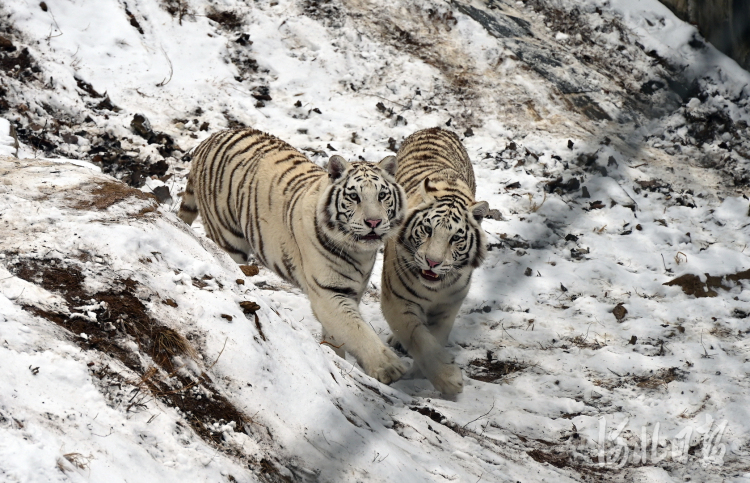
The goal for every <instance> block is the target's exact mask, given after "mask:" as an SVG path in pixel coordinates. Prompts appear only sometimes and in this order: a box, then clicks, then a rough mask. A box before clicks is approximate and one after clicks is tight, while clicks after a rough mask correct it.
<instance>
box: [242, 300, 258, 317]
mask: <svg viewBox="0 0 750 483" xmlns="http://www.w3.org/2000/svg"><path fill="white" fill-rule="evenodd" d="M240 308H241V309H242V311H243V312H244V313H246V314H254V313H255V312H257V311H258V310H260V305H258V304H256V303H255V302H250V301H249V300H245V301H243V302H240Z"/></svg>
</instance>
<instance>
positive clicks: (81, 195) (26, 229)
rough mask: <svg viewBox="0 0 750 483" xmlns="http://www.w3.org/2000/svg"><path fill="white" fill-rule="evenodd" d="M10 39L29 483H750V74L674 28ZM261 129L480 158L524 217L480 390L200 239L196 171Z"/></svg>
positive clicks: (585, 13)
mask: <svg viewBox="0 0 750 483" xmlns="http://www.w3.org/2000/svg"><path fill="white" fill-rule="evenodd" d="M0 17H1V19H0V37H2V40H0V116H2V117H3V118H4V120H3V119H0V155H10V156H13V155H16V154H17V155H18V158H21V160H17V159H14V158H0V159H2V161H0V233H2V234H1V235H0V257H2V258H1V259H0V306H1V307H2V308H0V361H2V363H1V364H0V367H2V368H3V369H4V370H3V371H2V372H3V374H5V375H4V376H2V377H0V432H2V437H0V453H1V454H2V455H3V456H4V457H3V458H0V476H2V479H6V480H9V481H84V480H89V481H102V480H107V481H133V480H136V481H149V480H159V481H173V480H174V481H177V480H182V481H254V480H256V479H257V480H267V481H284V480H291V481H443V480H450V481H471V482H473V481H501V482H504V481H524V482H526V481H582V480H595V481H685V479H686V478H688V477H689V478H692V479H693V480H694V481H747V480H749V479H750V456H749V454H748V451H749V450H750V447H749V446H748V438H749V437H750V423H749V421H750V419H749V418H748V417H747V404H746V401H747V399H748V395H749V394H750V384H748V373H750V365H749V363H750V356H749V355H748V350H750V346H748V343H747V336H748V332H750V322H749V321H750V318H748V314H750V295H748V291H747V288H748V283H749V282H748V279H750V274H749V273H748V272H747V270H748V269H749V268H750V260H749V259H748V255H747V253H746V252H747V249H746V248H747V244H748V242H749V241H750V230H749V226H750V225H749V224H750V217H749V216H748V214H749V213H748V209H749V207H750V202H749V201H748V199H747V195H748V191H749V190H748V182H750V171H749V170H748V160H749V159H750V136H749V134H750V132H749V130H748V122H750V109H749V108H748V88H747V85H748V83H749V81H750V74H748V73H747V72H745V71H742V70H741V69H739V68H738V67H737V65H736V64H735V63H734V62H733V61H731V60H730V59H727V58H726V57H724V56H722V55H721V54H719V53H718V52H717V51H716V50H715V49H713V47H711V46H710V45H708V44H706V43H705V42H704V41H703V40H702V39H700V37H699V36H698V35H697V32H696V31H695V29H694V28H693V27H691V26H689V25H686V24H684V23H682V22H680V21H679V20H678V19H676V18H675V17H674V16H673V15H672V14H671V13H670V12H669V10H668V9H666V8H665V7H663V6H662V5H661V4H659V3H658V2H656V1H655V0H640V1H624V0H623V1H620V0H617V1H615V0H610V1H604V0H585V1H582V2H573V1H571V0H556V1H552V0H528V1H526V2H508V1H495V0H492V1H489V2H479V1H455V2H450V3H448V2H442V1H438V0H397V1H392V2H387V3H382V2H368V1H361V0H329V1H303V0H298V1H292V0H279V1H276V0H273V1H257V2H253V3H248V2H240V1H235V0H222V1H198V0H193V1H190V0H161V1H159V0H136V1H132V2H127V3H125V2H121V1H117V0H105V1H101V2H97V4H96V7H93V6H92V4H91V2H86V1H84V0H54V1H46V2H43V5H37V4H29V3H27V2H20V1H10V2H6V3H5V4H3V5H2V6H1V7H0ZM6 121H9V122H6ZM242 125H249V126H253V127H255V128H259V129H263V130H266V131H268V132H271V133H273V134H275V135H277V136H279V137H281V138H283V139H285V140H287V141H288V142H290V143H291V144H292V145H294V146H296V147H298V148H300V149H302V150H303V152H305V153H306V154H308V155H309V156H310V157H311V159H313V160H314V161H315V162H319V163H321V164H322V163H324V162H325V161H326V160H327V158H328V156H330V155H332V154H334V153H336V154H341V155H343V156H345V157H347V158H350V159H357V158H360V157H361V158H363V159H367V160H375V159H380V158H381V157H382V156H383V155H386V154H388V153H390V152H392V151H393V150H395V149H397V148H398V146H399V144H400V142H401V141H402V140H403V138H404V137H405V136H407V135H409V134H411V133H412V132H413V131H415V130H417V129H422V128H426V127H431V126H435V125H440V126H447V127H448V128H451V129H454V130H455V131H456V132H457V133H458V134H459V135H460V136H461V137H462V139H463V141H464V143H465V145H466V147H467V149H468V151H469V154H470V156H471V158H472V160H473V162H474V166H475V171H476V174H477V179H478V180H479V182H478V199H484V200H487V201H488V202H489V203H490V205H491V208H493V209H494V210H495V211H493V217H492V218H491V219H487V220H485V221H484V227H485V229H486V231H487V233H488V235H489V239H490V246H491V251H490V253H489V257H488V260H487V261H486V262H485V264H484V265H483V266H482V267H481V268H480V269H479V270H478V271H477V272H476V276H475V280H474V285H473V287H472V291H471V292H470V294H469V297H468V298H467V300H466V302H465V304H464V306H463V308H462V310H461V312H460V314H459V318H458V320H457V324H456V329H455V330H454V333H453V335H452V342H451V347H449V349H450V351H451V353H452V354H453V355H454V356H455V357H456V360H457V362H458V363H459V364H460V365H461V366H462V368H463V370H464V374H465V377H466V381H465V391H464V393H462V394H461V395H459V396H458V397H457V398H456V399H455V400H446V399H444V398H442V397H441V396H440V394H439V393H437V392H435V391H434V390H433V389H432V387H431V385H430V384H429V382H427V381H425V380H404V381H399V382H397V383H395V384H394V385H392V386H391V387H387V386H383V385H380V384H378V383H377V382H376V381H374V380H372V379H370V378H368V377H366V376H364V375H363V374H362V373H361V372H360V371H359V369H358V368H356V367H355V366H353V365H352V364H350V362H347V361H344V360H341V359H339V358H337V357H336V356H335V355H334V353H333V352H332V351H331V350H330V348H329V347H326V346H325V345H323V346H321V345H320V344H319V343H318V340H319V336H320V326H319V324H318V323H317V322H316V321H315V320H314V317H313V316H312V313H311V311H310V309H309V305H308V303H307V300H306V299H305V297H304V296H303V295H301V293H300V292H299V291H298V290H296V289H294V288H292V287H289V286H288V285H286V284H285V283H284V282H283V281H281V280H280V279H279V278H277V277H275V276H274V275H273V274H272V273H270V272H268V271H267V270H265V269H263V268H261V270H260V273H259V274H257V275H252V276H245V275H244V274H243V273H242V272H241V271H240V270H239V269H238V268H237V266H236V265H234V264H233V263H232V262H231V261H230V260H229V259H228V258H227V257H226V255H225V254H223V253H221V252H220V251H219V250H217V249H216V247H215V246H214V245H213V243H212V242H210V241H209V240H207V239H206V238H205V237H203V236H202V235H201V233H202V231H201V227H200V225H199V224H197V226H195V230H193V229H188V228H186V227H185V226H184V225H183V224H181V223H180V222H179V221H178V220H177V219H176V218H175V217H174V215H173V212H174V211H175V210H176V205H177V203H178V201H179V193H180V191H181V189H182V188H183V187H184V183H185V175H186V173H187V172H188V170H189V150H190V149H191V148H192V147H194V146H195V145H197V144H198V143H199V142H200V140H201V139H203V138H205V137H206V136H208V135H209V134H210V133H212V132H215V131H216V130H219V129H223V128H226V127H234V126H242ZM11 127H12V129H11ZM16 140H18V141H19V142H20V144H19V146H18V148H16V142H17V141H16ZM23 158H47V159H46V160H38V159H37V160H35V161H32V160H26V159H23ZM50 158H63V159H61V160H62V161H63V163H56V162H55V160H54V159H50ZM65 159H68V160H80V161H76V163H77V164H78V166H76V165H73V164H70V163H68V162H64V160H65ZM82 161H89V162H91V163H94V164H95V165H96V166H92V165H90V164H87V163H85V162H82ZM98 169H101V171H103V173H104V174H102V173H99V172H98ZM108 174H109V175H114V176H115V177H117V178H119V179H121V180H122V181H124V182H125V183H126V184H120V183H116V182H115V181H114V180H113V179H112V178H111V177H109V176H107V175H108ZM127 185H130V186H133V187H137V188H140V189H132V188H129V187H128V186H127ZM151 192H153V193H154V194H155V195H156V196H157V197H158V198H159V199H160V200H161V202H162V203H161V204H159V203H157V201H156V199H155V198H153V197H151V196H150V195H149V194H147V193H151ZM238 280H239V281H241V282H242V283H239V282H238ZM670 282H672V283H671V285H664V284H665V283H670ZM378 292H379V273H377V271H376V273H375V274H374V275H373V279H372V290H371V291H369V292H368V293H367V294H366V296H365V298H364V300H363V304H362V311H363V314H364V316H365V318H366V319H367V320H368V321H370V322H371V324H372V325H373V327H375V329H376V330H377V331H378V332H379V333H380V334H381V336H382V337H383V338H385V337H387V335H388V334H389V330H388V327H387V324H386V323H385V322H384V320H383V318H382V315H381V314H380V310H379V296H378ZM240 302H247V303H245V304H244V305H243V306H241V305H240ZM253 303H254V304H257V307H256V306H255V305H253ZM256 316H257V317H256ZM654 441H655V443H654Z"/></svg>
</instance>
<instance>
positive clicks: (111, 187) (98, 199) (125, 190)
mask: <svg viewBox="0 0 750 483" xmlns="http://www.w3.org/2000/svg"><path fill="white" fill-rule="evenodd" d="M75 189H76V190H80V191H84V192H87V193H89V194H90V195H91V197H90V198H88V199H84V200H80V201H79V202H78V203H76V204H75V205H73V208H75V209H77V210H90V209H91V208H96V209H97V210H104V209H107V208H109V207H110V206H112V205H114V204H116V203H119V202H121V201H124V200H126V199H128V198H135V199H138V200H148V201H152V202H154V205H156V197H155V196H154V195H152V194H149V193H144V192H143V191H141V190H138V189H135V188H131V187H130V186H128V185H126V184H125V183H118V182H114V181H99V182H97V183H96V184H94V185H91V184H86V185H83V186H80V187H78V188H75ZM154 209H155V206H154V208H153V209H151V210H150V211H154ZM147 212H148V211H147Z"/></svg>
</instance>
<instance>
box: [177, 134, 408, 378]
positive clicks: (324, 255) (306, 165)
mask: <svg viewBox="0 0 750 483" xmlns="http://www.w3.org/2000/svg"><path fill="white" fill-rule="evenodd" d="M396 168H397V163H396V158H395V157H393V156H389V157H387V158H385V159H383V160H382V161H381V162H380V163H379V164H372V163H365V162H355V163H347V162H346V161H345V160H344V159H343V158H342V157H341V156H333V157H331V159H330V160H329V162H328V171H327V172H326V170H324V169H323V168H320V167H319V166H317V165H315V164H314V163H312V162H311V161H309V160H308V159H307V158H306V157H305V156H303V155H302V154H301V153H300V152H299V151H297V150H296V149H294V148H293V147H291V146H290V145H288V144H287V143H285V142H283V141H281V140H280V139H278V138H276V137H274V136H271V135H269V134H265V133H263V132H260V131H255V130H252V129H240V130H229V131H221V132H218V133H216V134H214V135H212V136H211V137H209V138H208V139H206V140H205V141H204V142H203V143H201V144H200V145H199V146H198V147H197V148H196V150H195V152H194V154H193V161H192V166H191V171H190V176H189V178H188V184H187V188H186V189H185V196H184V198H183V201H182V205H181V206H180V212H179V216H180V218H182V219H183V220H184V221H185V222H186V223H188V224H191V223H192V222H193V220H195V218H196V216H197V215H198V212H199V211H200V213H201V215H202V217H203V224H204V226H205V228H206V233H207V234H208V236H209V238H211V239H212V240H214V241H215V242H216V243H217V244H218V245H219V246H221V247H222V248H223V249H224V250H226V251H227V252H228V253H229V254H230V256H231V257H232V258H233V259H234V260H235V261H236V262H238V263H243V262H245V261H246V260H247V257H248V255H250V254H251V253H252V254H253V255H254V256H255V257H257V259H258V260H259V261H260V262H261V263H263V264H264V265H265V266H266V267H268V268H270V269H271V270H273V271H274V272H276V273H277V274H278V275H279V276H281V277H283V278H284V279H285V280H288V281H289V282H291V283H293V284H295V285H297V286H298V287H300V288H301V289H302V290H303V291H304V292H305V293H306V294H307V296H308V298H309V299H310V303H311V306H312V309H313V312H314V313H315V316H316V317H317V318H318V320H319V321H320V322H321V324H322V325H323V332H324V338H327V339H328V340H329V341H330V342H331V344H333V345H336V346H338V345H341V344H343V347H342V348H341V349H340V350H338V351H337V352H338V353H339V354H340V355H343V353H344V351H348V352H349V353H351V354H352V355H353V356H354V357H355V358H356V359H357V361H358V362H359V363H360V365H361V366H362V368H363V369H364V370H365V372H366V373H367V374H368V375H370V376H372V377H375V378H377V379H378V380H380V381H381V382H383V383H386V384H387V383H390V382H392V381H395V380H397V379H398V378H399V377H401V375H402V374H403V372H404V370H405V367H404V365H403V363H402V362H401V361H400V360H399V358H398V356H397V355H396V354H395V353H393V351H391V349H389V348H388V347H387V346H386V345H385V344H383V343H382V342H381V341H380V339H379V338H378V336H377V335H376V334H375V332H374V331H373V329H372V328H371V326H370V325H369V324H368V323H367V322H365V321H364V320H363V319H362V316H361V315H360V312H359V302H360V299H361V298H362V294H363V293H364V291H365V289H366V287H367V282H368V280H369V278H370V274H371V272H372V268H373V264H374V262H375V256H376V253H377V251H378V248H379V247H380V246H381V244H382V242H383V241H384V240H385V239H387V238H388V237H390V236H392V235H395V234H396V233H397V231H398V228H399V226H400V225H401V223H402V222H403V219H404V216H405V211H406V197H405V194H404V191H403V189H402V188H401V187H400V186H398V185H397V184H396V182H395V180H394V178H393V175H394V174H395V172H396Z"/></svg>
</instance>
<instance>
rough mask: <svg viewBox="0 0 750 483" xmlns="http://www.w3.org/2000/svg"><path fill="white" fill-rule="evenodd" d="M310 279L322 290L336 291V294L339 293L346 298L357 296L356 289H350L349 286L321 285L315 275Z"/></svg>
mask: <svg viewBox="0 0 750 483" xmlns="http://www.w3.org/2000/svg"><path fill="white" fill-rule="evenodd" d="M312 279H313V281H314V282H315V284H316V285H317V286H318V287H320V288H322V289H323V290H327V291H329V292H334V293H336V294H338V295H341V296H343V297H346V298H352V299H356V298H357V291H356V290H354V289H352V288H350V287H336V286H334V285H323V284H322V283H320V282H319V281H318V279H317V278H315V276H313V278H312Z"/></svg>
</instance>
